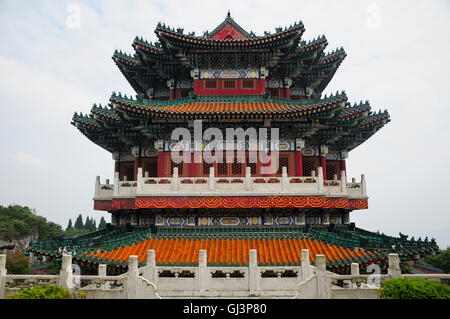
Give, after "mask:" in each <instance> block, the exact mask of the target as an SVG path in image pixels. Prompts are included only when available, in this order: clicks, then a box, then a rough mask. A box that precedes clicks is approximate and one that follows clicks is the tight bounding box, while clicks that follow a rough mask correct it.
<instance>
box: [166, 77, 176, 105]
mask: <svg viewBox="0 0 450 319" xmlns="http://www.w3.org/2000/svg"><path fill="white" fill-rule="evenodd" d="M167 87H168V88H169V90H170V95H169V99H170V100H174V99H175V88H176V86H175V80H174V79H170V80H169V81H167Z"/></svg>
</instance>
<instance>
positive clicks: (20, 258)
mask: <svg viewBox="0 0 450 319" xmlns="http://www.w3.org/2000/svg"><path fill="white" fill-rule="evenodd" d="M6 269H7V270H8V274H15V275H23V274H29V273H30V262H29V258H28V257H26V256H25V255H24V254H23V253H21V252H20V251H16V252H15V253H13V254H12V255H6Z"/></svg>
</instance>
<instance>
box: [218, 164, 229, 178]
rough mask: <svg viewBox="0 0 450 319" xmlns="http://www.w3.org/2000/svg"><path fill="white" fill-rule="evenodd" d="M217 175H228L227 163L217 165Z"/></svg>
mask: <svg viewBox="0 0 450 319" xmlns="http://www.w3.org/2000/svg"><path fill="white" fill-rule="evenodd" d="M217 175H219V176H227V175H228V163H226V162H225V160H224V163H217Z"/></svg>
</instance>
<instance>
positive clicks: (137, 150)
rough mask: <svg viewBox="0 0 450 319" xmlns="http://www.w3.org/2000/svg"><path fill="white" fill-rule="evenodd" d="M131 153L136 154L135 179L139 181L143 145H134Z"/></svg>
mask: <svg viewBox="0 0 450 319" xmlns="http://www.w3.org/2000/svg"><path fill="white" fill-rule="evenodd" d="M131 153H132V154H133V156H134V181H137V172H138V168H139V167H142V161H141V147H140V146H135V147H133V148H132V150H131Z"/></svg>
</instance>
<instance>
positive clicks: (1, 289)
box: [0, 254, 6, 299]
mask: <svg viewBox="0 0 450 319" xmlns="http://www.w3.org/2000/svg"><path fill="white" fill-rule="evenodd" d="M5 286H6V255H4V254H2V255H0V299H3V298H4V297H5Z"/></svg>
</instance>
